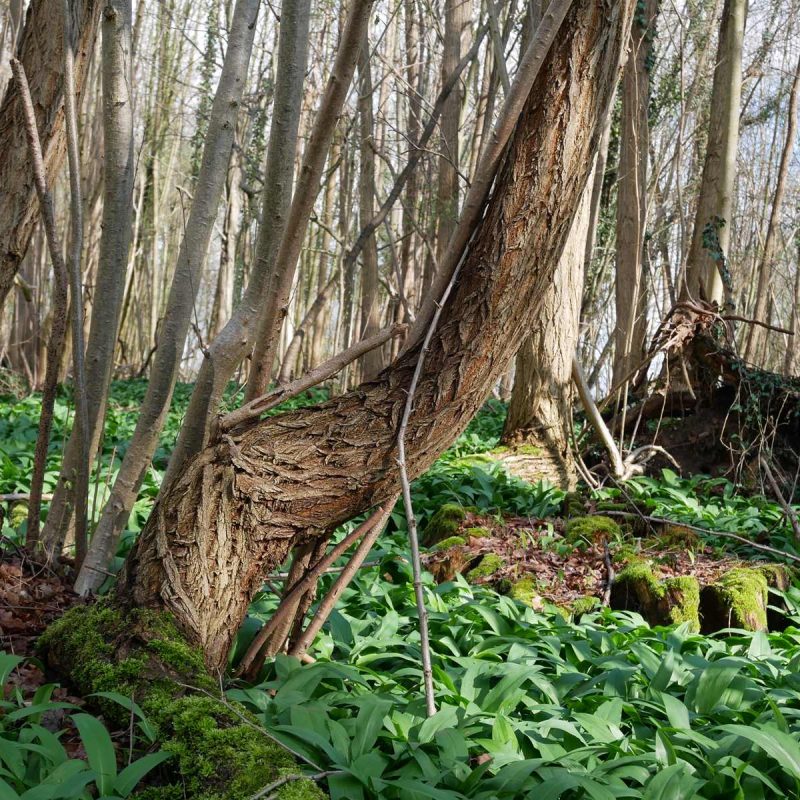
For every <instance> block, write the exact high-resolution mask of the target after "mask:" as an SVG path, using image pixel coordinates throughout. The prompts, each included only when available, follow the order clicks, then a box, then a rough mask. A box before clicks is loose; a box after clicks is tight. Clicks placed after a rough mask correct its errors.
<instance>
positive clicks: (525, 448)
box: [514, 444, 542, 456]
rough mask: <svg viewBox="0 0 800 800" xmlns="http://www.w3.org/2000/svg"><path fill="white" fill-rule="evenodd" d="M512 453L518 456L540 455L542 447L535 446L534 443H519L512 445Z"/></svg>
mask: <svg viewBox="0 0 800 800" xmlns="http://www.w3.org/2000/svg"><path fill="white" fill-rule="evenodd" d="M514 453H515V455H520V456H540V455H541V454H542V448H541V447H537V446H536V445H535V444H519V445H517V446H516V447H514Z"/></svg>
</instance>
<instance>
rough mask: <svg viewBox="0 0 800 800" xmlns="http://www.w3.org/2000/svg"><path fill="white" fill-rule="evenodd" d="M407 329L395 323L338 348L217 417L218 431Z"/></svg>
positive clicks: (253, 415)
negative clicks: (302, 371) (307, 369)
mask: <svg viewBox="0 0 800 800" xmlns="http://www.w3.org/2000/svg"><path fill="white" fill-rule="evenodd" d="M407 329H408V326H407V325H404V324H402V323H398V324H396V325H392V326H390V327H388V328H384V329H383V330H382V331H378V333H376V334H374V335H373V336H370V337H369V338H367V339H362V340H361V341H360V342H356V344H354V345H352V346H351V347H348V348H347V349H346V350H342V352H341V353H339V354H338V355H335V356H334V357H333V358H330V359H328V360H327V361H325V362H323V363H322V364H320V365H319V366H318V367H315V368H314V369H312V370H311V371H310V372H307V373H306V374H305V375H303V376H301V377H300V378H297V379H296V380H294V381H292V382H291V383H287V384H286V385H285V386H279V387H278V388H277V389H273V390H272V391H271V392H267V393H266V394H263V395H261V396H260V397H256V398H255V399H254V400H251V401H250V402H249V403H247V404H245V405H243V406H242V407H241V408H237V409H236V410H235V411H231V412H230V414H226V415H225V416H224V417H222V419H220V420H219V423H218V425H219V430H221V431H229V430H231V428H235V427H236V426H237V425H241V424H242V423H243V422H248V421H249V420H251V419H256V418H258V417H260V416H261V415H262V414H264V413H266V412H267V411H269V410H270V409H272V408H275V407H276V406H279V405H280V404H281V403H283V402H285V401H286V400H288V399H289V398H291V397H296V396H297V395H298V394H301V393H302V392H304V391H306V389H310V388H311V387H312V386H316V385H317V384H320V383H322V382H323V381H325V380H327V379H328V378H330V377H332V376H334V375H336V373H337V372H340V371H341V370H342V369H344V368H345V367H346V366H347V365H348V364H350V363H352V362H353V361H355V360H356V359H358V358H360V357H361V356H363V355H364V353H368V352H369V351H370V350H374V349H375V348H376V347H380V346H381V345H382V344H384V343H385V342H388V341H389V339H393V338H394V337H395V336H400V335H401V334H404V333H405V332H406V330H407Z"/></svg>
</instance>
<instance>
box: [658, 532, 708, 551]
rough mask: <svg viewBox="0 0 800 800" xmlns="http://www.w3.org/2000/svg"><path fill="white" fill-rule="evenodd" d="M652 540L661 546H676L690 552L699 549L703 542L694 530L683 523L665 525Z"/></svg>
mask: <svg viewBox="0 0 800 800" xmlns="http://www.w3.org/2000/svg"><path fill="white" fill-rule="evenodd" d="M654 542H657V543H658V544H659V545H660V546H661V547H677V548H680V549H682V550H688V551H691V552H695V551H697V550H699V549H700V548H701V547H702V544H703V543H702V541H701V539H700V536H699V535H698V534H697V532H696V531H693V530H692V529H691V528H686V527H684V526H683V525H667V526H666V527H665V528H664V530H663V531H662V532H661V534H660V535H659V536H658V537H656V538H655V539H654Z"/></svg>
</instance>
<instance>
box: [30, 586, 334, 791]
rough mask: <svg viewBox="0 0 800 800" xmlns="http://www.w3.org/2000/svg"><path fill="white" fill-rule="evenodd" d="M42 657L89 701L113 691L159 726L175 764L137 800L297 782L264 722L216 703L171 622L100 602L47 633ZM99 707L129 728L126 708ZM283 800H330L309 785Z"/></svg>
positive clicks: (209, 682)
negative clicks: (283, 778)
mask: <svg viewBox="0 0 800 800" xmlns="http://www.w3.org/2000/svg"><path fill="white" fill-rule="evenodd" d="M39 649H40V652H41V654H42V655H43V657H44V658H45V659H46V660H47V662H48V663H49V664H50V666H52V667H55V668H56V669H57V670H59V671H60V672H61V673H62V674H64V675H65V676H66V677H68V678H69V680H70V682H71V683H72V684H73V685H74V687H75V688H76V689H77V690H78V691H79V692H80V693H81V694H82V695H84V696H88V695H91V694H93V693H95V692H100V691H114V692H118V693H120V694H122V695H124V696H126V697H133V699H135V700H136V702H137V703H139V705H140V706H141V707H142V709H143V711H144V713H145V715H146V716H147V718H148V720H149V721H150V723H151V724H152V725H153V726H154V728H155V730H156V733H157V739H158V744H159V746H160V747H161V748H162V749H163V750H165V751H167V752H169V753H172V754H173V758H172V759H170V760H169V761H168V762H166V763H165V765H164V766H163V767H162V768H161V770H160V771H159V775H160V777H161V779H162V781H163V783H164V785H163V786H151V787H147V788H143V789H142V790H141V791H140V792H138V793H137V794H136V795H135V797H136V798H137V800H184V799H185V798H191V800H240V798H243V797H249V796H251V795H252V794H254V793H255V792H257V791H258V790H259V789H261V788H263V787H264V786H266V785H267V784H269V783H271V782H272V781H274V780H275V779H276V778H277V777H279V776H280V775H282V774H286V773H287V772H292V773H295V772H297V765H296V764H295V762H294V760H293V758H292V757H291V756H290V754H289V753H288V752H287V751H286V750H284V749H283V748H282V747H280V746H279V745H276V744H274V743H273V742H272V741H271V740H270V739H268V738H267V736H266V735H263V734H261V733H259V730H258V728H259V725H258V721H257V720H256V719H255V718H254V717H252V716H251V715H249V714H248V713H247V712H246V711H245V709H244V708H243V707H240V706H236V705H234V704H227V705H226V704H224V703H223V702H221V701H220V700H218V699H216V697H215V696H213V695H215V694H216V693H218V692H219V688H218V686H217V684H216V682H215V681H214V680H213V679H212V677H211V676H210V675H209V674H208V672H207V670H206V667H205V664H204V661H203V655H202V653H201V652H200V650H198V649H197V648H194V647H192V646H191V645H189V644H188V643H187V642H186V640H185V639H184V637H183V636H182V635H181V634H180V632H179V631H178V629H177V627H176V626H175V624H174V622H173V620H172V618H171V617H170V615H169V614H167V613H164V612H155V611H151V610H147V609H132V610H129V611H125V612H124V613H123V612H122V611H121V610H120V609H118V608H116V607H114V606H112V605H111V604H109V603H102V602H101V603H95V604H94V605H91V606H86V607H79V608H74V609H72V610H71V611H69V612H67V613H66V614H65V615H64V616H63V617H61V618H60V619H59V620H58V621H57V622H56V623H54V624H53V625H51V626H50V627H49V628H48V629H47V630H46V631H45V633H44V634H43V635H42V637H41V638H40V640H39ZM187 685H190V686H193V687H196V691H192V690H189V689H187V688H186V686H187ZM95 701H96V703H97V705H98V707H99V709H100V710H101V711H102V712H103V714H104V716H105V717H106V718H107V719H108V720H109V721H111V722H112V723H115V724H118V725H121V726H124V725H127V723H128V720H129V716H128V712H127V711H126V710H125V709H124V708H122V707H121V706H119V705H118V704H117V703H113V702H112V701H107V700H101V699H98V698H95ZM279 796H280V797H281V798H282V799H285V800H289V798H293V799H294V800H301V799H302V800H306V799H308V800H312V798H313V799H314V800H316V799H317V798H321V797H323V795H322V793H321V792H320V791H319V789H318V788H317V787H316V786H315V785H314V784H313V783H311V782H308V781H303V782H298V783H293V784H291V786H287V787H286V790H285V791H284V790H281V793H280V795H279Z"/></svg>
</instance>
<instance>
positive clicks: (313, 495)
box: [117, 0, 632, 668]
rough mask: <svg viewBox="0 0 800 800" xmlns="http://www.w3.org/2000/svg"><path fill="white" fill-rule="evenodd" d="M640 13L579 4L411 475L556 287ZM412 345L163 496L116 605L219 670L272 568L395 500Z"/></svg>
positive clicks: (557, 49) (466, 270) (242, 442)
mask: <svg viewBox="0 0 800 800" xmlns="http://www.w3.org/2000/svg"><path fill="white" fill-rule="evenodd" d="M631 11H632V2H631V0H626V1H625V2H619V3H614V4H612V5H611V6H610V7H609V6H608V5H607V4H606V3H605V2H602V1H601V0H579V2H576V3H575V4H573V6H572V7H571V9H570V11H569V12H568V14H567V17H566V20H565V22H564V24H563V25H562V26H561V27H560V30H559V32H558V34H557V35H556V39H555V43H554V45H553V46H552V48H551V50H550V53H549V55H548V57H547V58H546V60H545V62H544V64H543V66H542V69H541V70H540V71H539V74H538V77H537V79H536V81H535V82H534V85H533V88H532V90H531V92H530V94H529V97H528V100H527V102H526V104H525V108H524V110H523V113H522V116H521V118H520V120H519V123H518V125H517V127H516V131H515V134H514V137H513V139H512V142H511V144H510V150H509V153H508V157H507V159H506V160H505V161H504V162H503V166H502V168H501V171H500V173H499V174H498V176H497V182H496V186H495V191H494V194H493V196H492V198H491V200H490V201H489V203H488V205H487V208H486V212H485V214H484V216H483V218H482V220H481V222H480V224H479V226H478V228H477V230H476V232H475V236H474V238H473V241H472V244H471V247H470V250H469V252H468V254H466V256H465V258H464V260H463V262H462V268H461V271H460V274H459V277H458V280H457V281H456V282H455V285H454V288H453V291H452V293H451V295H450V298H449V299H448V301H447V303H446V304H445V307H444V309H443V312H442V315H441V318H440V321H439V325H438V327H437V329H436V332H435V333H434V335H433V337H432V339H431V342H430V347H429V350H428V354H427V358H426V360H425V365H426V366H425V369H424V370H423V373H422V376H421V380H420V382H419V385H418V388H417V392H416V396H415V405H414V412H413V414H412V417H411V420H410V423H409V427H408V430H407V434H406V444H407V450H408V454H407V464H408V471H409V475H410V476H411V477H415V476H417V475H419V474H420V473H421V472H422V471H424V470H425V469H427V468H428V467H429V466H430V465H431V464H432V463H433V461H434V460H435V459H436V458H437V457H438V456H439V454H440V453H441V452H442V451H443V450H444V449H445V448H446V447H447V446H449V445H450V443H452V442H453V440H454V439H455V438H456V437H457V436H458V435H459V433H460V432H461V431H462V430H463V429H464V427H465V426H466V425H467V423H468V421H469V419H470V418H471V417H472V415H473V414H474V413H475V412H476V411H477V409H478V408H479V407H480V405H481V404H482V403H483V401H484V400H485V398H486V397H487V395H488V394H489V392H490V391H491V388H492V386H493V385H494V383H495V381H496V379H497V377H498V375H499V373H500V372H501V370H502V369H503V368H504V367H505V366H506V364H507V363H508V361H509V359H510V358H511V356H512V355H513V354H514V347H515V343H516V342H518V341H519V337H520V336H521V335H522V333H523V331H525V330H526V326H527V325H528V324H529V321H530V320H531V319H533V318H534V317H535V315H536V314H537V313H538V312H539V306H540V302H541V298H542V297H543V295H544V293H545V289H546V287H547V286H548V285H549V283H550V282H551V281H552V279H553V275H554V273H555V269H556V266H557V264H558V261H559V259H560V257H561V252H562V250H563V248H564V245H565V243H566V240H567V237H568V234H569V230H570V226H571V224H572V220H573V218H574V216H575V213H576V209H577V207H578V205H579V199H580V197H581V195H582V194H583V191H584V189H585V187H586V184H587V179H588V176H589V172H590V169H591V162H592V159H593V156H594V154H595V151H596V149H597V146H598V143H599V139H600V135H601V132H602V130H601V129H602V125H603V123H604V121H605V119H606V113H607V110H608V106H609V103H610V100H611V93H612V89H613V87H614V85H615V83H616V80H617V76H618V70H619V60H620V52H621V50H622V45H623V42H625V41H626V39H627V35H628V32H629V23H630V19H631ZM418 355H419V351H418V349H417V348H416V347H415V348H413V349H410V350H409V351H407V352H406V353H404V354H403V355H401V356H400V358H399V359H398V360H397V361H396V362H395V364H394V365H393V366H392V367H391V368H390V369H387V370H384V371H383V372H382V373H381V374H380V375H379V376H378V378H377V379H376V380H375V381H373V382H372V383H370V384H367V385H365V386H364V387H361V388H359V389H357V390H355V391H353V392H350V393H349V394H346V395H342V396H340V397H336V398H333V399H332V400H329V401H328V402H326V403H323V404H321V405H319V406H316V407H314V408H311V409H305V410H302V411H298V412H293V413H289V414H284V415H280V416H277V417H271V418H268V419H265V420H263V421H259V422H255V423H252V424H249V425H245V426H243V427H242V428H241V429H239V430H233V431H230V433H229V435H226V436H225V437H224V438H223V439H221V440H219V441H213V442H212V443H211V444H210V446H209V447H207V448H206V449H205V450H203V451H202V452H201V453H199V454H198V455H197V456H196V457H195V458H193V459H192V460H191V461H190V462H189V463H187V464H186V466H185V468H184V469H183V470H182V473H181V474H180V477H179V478H178V479H177V480H175V481H174V482H173V483H172V484H170V485H169V486H168V487H167V489H166V491H165V492H164V493H163V494H162V496H161V498H160V500H159V501H158V503H157V506H156V508H155V509H154V511H153V513H152V515H151V517H150V520H149V521H148V523H147V525H146V526H145V529H144V530H143V531H142V534H141V536H140V538H139V540H138V542H137V544H136V545H135V547H134V549H133V551H132V553H131V555H130V557H129V558H128V560H127V561H126V564H125V566H124V568H123V571H122V573H121V575H120V579H119V584H118V590H117V599H118V601H119V602H121V603H123V604H127V605H129V606H149V607H155V608H166V609H167V610H169V611H171V612H172V613H173V614H174V615H175V618H176V620H177V621H178V624H179V625H180V626H181V628H182V630H183V631H184V632H185V634H186V636H187V637H188V639H189V640H190V641H192V642H194V643H196V644H197V645H199V646H200V647H201V648H202V649H203V651H204V654H205V658H206V661H207V663H208V665H209V666H210V667H212V668H217V667H221V666H222V665H223V664H224V662H225V658H226V655H227V652H228V649H229V647H230V644H231V642H232V640H233V637H234V636H235V635H236V631H237V628H238V626H239V623H240V622H241V620H242V619H243V617H244V614H245V613H246V610H247V607H248V605H249V603H250V601H251V599H252V597H253V595H254V594H255V593H256V592H257V591H258V590H259V589H260V587H261V584H262V581H263V579H264V575H265V574H266V571H267V570H269V569H271V568H272V567H274V566H275V565H277V564H279V563H280V562H282V561H283V560H284V558H285V557H286V555H287V553H288V552H289V550H290V548H291V547H293V546H294V545H297V544H301V543H303V542H305V541H308V540H310V539H317V538H319V537H322V536H325V535H326V534H327V532H329V531H330V530H331V529H332V528H333V527H334V526H336V525H338V524H340V523H342V522H344V521H345V520H348V519H351V518H352V517H354V516H355V515H357V514H359V513H360V512H362V511H364V510H365V509H367V508H369V507H371V506H373V505H375V504H376V503H379V502H381V501H382V500H386V499H388V498H390V497H393V496H394V495H395V494H396V492H397V487H398V483H399V480H398V473H397V467H396V463H395V457H396V454H397V450H396V437H397V424H398V420H399V418H400V414H401V411H402V409H403V407H404V404H405V402H406V391H405V390H406V388H407V387H408V385H409V381H410V379H411V375H412V373H413V370H414V368H415V365H416V361H417V357H418Z"/></svg>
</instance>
